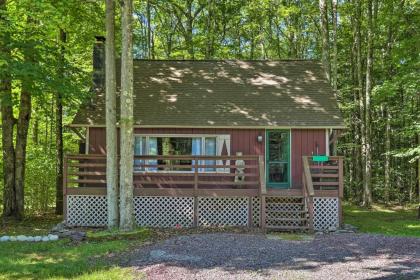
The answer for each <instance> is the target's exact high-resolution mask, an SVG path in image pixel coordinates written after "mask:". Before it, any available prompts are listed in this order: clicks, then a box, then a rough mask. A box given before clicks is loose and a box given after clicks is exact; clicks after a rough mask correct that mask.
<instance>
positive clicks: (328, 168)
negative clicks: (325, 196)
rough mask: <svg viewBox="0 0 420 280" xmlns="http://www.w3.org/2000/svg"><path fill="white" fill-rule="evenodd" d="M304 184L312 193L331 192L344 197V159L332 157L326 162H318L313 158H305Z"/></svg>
mask: <svg viewBox="0 0 420 280" xmlns="http://www.w3.org/2000/svg"><path fill="white" fill-rule="evenodd" d="M303 176H304V178H303V179H304V181H303V182H304V183H305V184H306V187H307V189H308V191H310V193H313V192H314V191H324V192H325V193H328V192H331V193H332V194H335V195H332V196H338V197H340V198H342V197H343V185H344V184H343V157H338V156H332V157H329V158H328V161H326V162H316V161H313V160H312V157H309V156H304V157H303Z"/></svg>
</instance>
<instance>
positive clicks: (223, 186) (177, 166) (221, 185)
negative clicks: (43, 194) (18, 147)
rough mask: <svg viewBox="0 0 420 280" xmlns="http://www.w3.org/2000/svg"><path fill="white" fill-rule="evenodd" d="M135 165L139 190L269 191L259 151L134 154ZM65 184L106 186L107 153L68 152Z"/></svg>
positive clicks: (136, 187) (68, 187)
mask: <svg viewBox="0 0 420 280" xmlns="http://www.w3.org/2000/svg"><path fill="white" fill-rule="evenodd" d="M133 166H134V173H133V184H134V187H135V191H136V192H138V193H147V194H153V193H154V191H153V190H156V189H158V190H161V193H162V190H165V189H166V190H169V189H178V190H180V192H182V191H184V192H188V191H189V190H190V191H191V190H192V191H194V190H195V191H205V190H220V191H223V190H226V192H229V190H231V192H232V190H242V191H244V193H245V194H248V195H252V194H255V195H259V193H263V192H265V179H264V160H263V158H262V156H258V155H243V156H236V155H232V156H134V158H133ZM117 172H118V171H117ZM64 188H65V191H64V193H67V192H68V191H69V189H70V191H71V189H77V190H82V188H84V189H89V190H92V191H98V189H106V155H93V154H92V155H67V156H65V160H64ZM247 191H248V192H247ZM155 193H156V192H155ZM236 193H237V192H236Z"/></svg>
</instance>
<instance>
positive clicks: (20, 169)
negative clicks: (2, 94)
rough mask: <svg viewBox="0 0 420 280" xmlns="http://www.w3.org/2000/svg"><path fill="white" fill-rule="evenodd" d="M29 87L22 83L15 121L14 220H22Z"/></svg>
mask: <svg viewBox="0 0 420 280" xmlns="http://www.w3.org/2000/svg"><path fill="white" fill-rule="evenodd" d="M30 88H31V86H30V85H29V82H28V81H23V82H22V91H21V93H20V104H19V116H18V120H17V133H16V148H15V192H16V193H15V195H16V210H17V212H16V218H18V219H22V218H23V215H24V184H25V165H26V144H27V140H28V129H29V121H30V119H31V110H32V108H31V106H32V100H31V98H32V97H31V93H30Z"/></svg>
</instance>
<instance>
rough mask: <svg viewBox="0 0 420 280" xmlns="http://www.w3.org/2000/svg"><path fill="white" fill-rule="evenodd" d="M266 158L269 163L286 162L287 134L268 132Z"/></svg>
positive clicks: (287, 153) (287, 152)
mask: <svg viewBox="0 0 420 280" xmlns="http://www.w3.org/2000/svg"><path fill="white" fill-rule="evenodd" d="M268 141H269V143H268V145H269V147H268V151H269V154H268V157H269V160H270V161H287V160H288V155H289V151H288V149H289V147H288V142H289V139H288V133H286V132H277V131H276V132H270V133H269V139H268Z"/></svg>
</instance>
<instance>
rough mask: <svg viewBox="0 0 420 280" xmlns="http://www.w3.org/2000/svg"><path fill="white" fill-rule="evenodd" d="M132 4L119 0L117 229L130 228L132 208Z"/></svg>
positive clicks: (128, 1) (131, 227) (132, 224)
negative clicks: (118, 179)
mask: <svg viewBox="0 0 420 280" xmlns="http://www.w3.org/2000/svg"><path fill="white" fill-rule="evenodd" d="M132 14H133V2H132V0H124V1H122V22H121V23H122V24H121V25H122V54H121V117H120V127H121V132H120V134H121V160H120V229H121V230H123V231H128V230H132V229H133V227H134V219H133V218H134V215H133V212H134V205H133V159H134V148H133V27H132Z"/></svg>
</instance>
